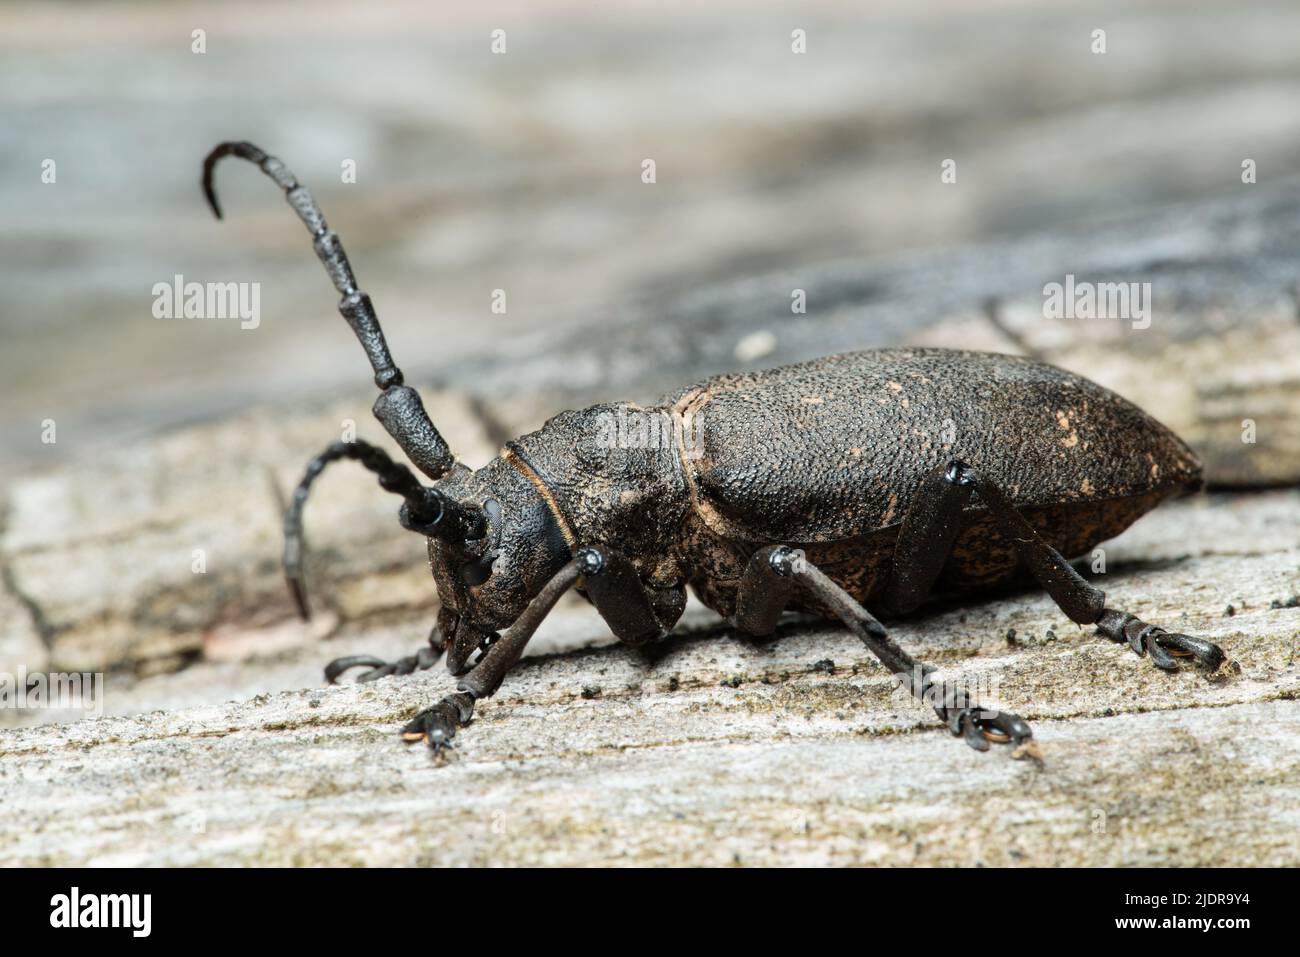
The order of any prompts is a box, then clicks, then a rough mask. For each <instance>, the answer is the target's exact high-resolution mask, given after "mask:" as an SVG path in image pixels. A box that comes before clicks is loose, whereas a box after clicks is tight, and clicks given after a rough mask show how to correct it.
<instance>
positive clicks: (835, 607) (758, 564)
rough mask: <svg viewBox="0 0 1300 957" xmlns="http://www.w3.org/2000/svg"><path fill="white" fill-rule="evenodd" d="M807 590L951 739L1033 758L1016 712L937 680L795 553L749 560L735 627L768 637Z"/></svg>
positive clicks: (767, 553) (776, 548) (768, 551)
mask: <svg viewBox="0 0 1300 957" xmlns="http://www.w3.org/2000/svg"><path fill="white" fill-rule="evenodd" d="M796 587H801V588H803V589H805V590H806V591H807V592H808V593H809V594H810V595H811V596H812V597H813V598H814V599H816V600H817V601H818V602H819V603H820V604H822V605H824V606H825V607H827V608H829V609H830V610H831V612H832V613H833V614H834V615H835V617H837V618H839V619H840V621H842V622H844V624H845V626H847V627H848V629H849V630H850V631H852V632H853V633H854V634H855V635H857V636H858V638H859V640H861V641H862V643H863V644H865V645H866V646H867V648H868V649H869V650H870V651H871V653H872V654H874V655H875V656H876V657H877V658H879V659H880V662H881V664H883V665H884V666H885V667H886V668H888V669H889V671H890V673H891V674H893V675H895V676H896V677H897V678H898V679H899V680H900V681H902V682H903V683H904V684H905V685H906V686H907V687H908V689H909V690H910V691H911V692H912V694H913V695H914V696H915V697H916V698H918V699H919V700H921V701H924V702H925V703H927V704H929V705H930V706H931V707H933V708H934V711H935V714H937V715H938V716H939V718H940V720H942V721H945V722H947V724H948V728H949V730H950V731H952V733H953V734H954V735H957V736H960V737H962V738H963V739H964V740H965V741H966V743H967V744H969V745H970V746H971V747H972V748H974V749H975V750H977V751H987V750H988V748H989V742H990V741H992V742H994V743H998V744H1003V743H1010V744H1013V745H1015V746H1016V748H1017V750H1016V752H1015V756H1016V757H1021V756H1025V755H1028V756H1031V757H1032V756H1035V755H1036V750H1035V749H1034V747H1033V744H1032V742H1031V740H1030V739H1031V738H1032V737H1033V731H1032V730H1031V729H1030V727H1029V723H1028V722H1027V721H1025V720H1024V719H1023V718H1020V717H1017V716H1016V715H1014V714H1009V713H1007V712H1001V711H989V710H986V709H984V708H981V707H980V706H979V704H977V703H976V702H975V701H974V700H972V699H971V698H969V697H968V696H967V694H966V692H965V691H964V690H962V689H960V688H954V687H950V686H947V685H945V684H943V683H941V682H936V681H935V680H934V678H933V673H934V669H933V668H931V667H929V666H928V665H923V664H921V663H920V662H918V661H916V660H915V659H914V658H912V656H911V655H909V654H908V653H907V652H905V651H904V650H903V649H902V648H900V647H899V646H898V645H897V644H896V643H895V642H894V640H893V639H892V638H890V637H889V634H888V632H887V631H886V630H885V626H884V625H882V624H881V623H880V622H879V621H877V620H876V618H875V616H874V615H872V614H871V612H869V611H867V610H866V609H865V608H863V607H862V606H861V605H860V604H858V602H857V601H856V600H855V599H854V598H853V596H852V595H850V594H849V593H848V592H846V591H845V590H844V589H843V588H841V587H840V586H839V585H837V584H835V582H833V581H831V579H830V578H828V577H827V576H826V574H825V573H824V572H822V571H821V569H819V568H817V567H816V566H815V565H813V564H812V563H811V562H809V561H808V559H807V558H806V557H805V556H804V553H803V552H802V551H800V550H799V549H795V548H789V547H787V546H785V545H771V546H768V547H767V548H764V549H760V550H759V551H758V552H756V553H755V554H754V556H753V558H751V559H750V561H749V564H748V566H746V568H745V572H744V575H743V576H742V578H741V583H740V592H739V594H738V596H737V601H736V614H735V617H734V618H733V623H734V624H735V625H736V626H737V627H739V628H741V629H743V630H745V631H748V632H749V633H750V634H758V635H763V634H770V633H771V632H772V630H773V629H775V627H776V622H777V619H779V618H780V616H781V613H782V612H783V611H784V610H785V607H786V605H787V604H788V603H789V602H790V599H791V598H792V597H793V595H794V591H795V589H796Z"/></svg>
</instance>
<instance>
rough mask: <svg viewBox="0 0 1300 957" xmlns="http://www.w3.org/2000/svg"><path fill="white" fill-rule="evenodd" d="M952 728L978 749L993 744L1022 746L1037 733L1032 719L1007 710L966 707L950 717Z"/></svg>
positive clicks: (950, 728) (949, 723) (950, 727)
mask: <svg viewBox="0 0 1300 957" xmlns="http://www.w3.org/2000/svg"><path fill="white" fill-rule="evenodd" d="M948 729H949V730H950V731H951V732H952V733H953V736H954V737H960V738H962V739H963V740H965V742H966V743H967V744H968V745H970V746H971V747H972V748H974V749H975V750H976V751H987V750H989V743H990V742H992V743H993V744H1010V745H1013V746H1015V747H1016V748H1017V749H1019V748H1020V747H1021V746H1023V745H1025V744H1026V743H1027V742H1028V741H1029V740H1030V739H1031V738H1032V737H1033V735H1034V732H1033V730H1032V729H1031V728H1030V727H1029V722H1028V721H1026V720H1025V719H1024V718H1021V717H1020V716H1018V715H1014V714H1011V713H1009V712H1006V711H985V710H983V709H981V708H962V709H961V710H959V711H954V712H952V713H951V714H950V715H949V716H948Z"/></svg>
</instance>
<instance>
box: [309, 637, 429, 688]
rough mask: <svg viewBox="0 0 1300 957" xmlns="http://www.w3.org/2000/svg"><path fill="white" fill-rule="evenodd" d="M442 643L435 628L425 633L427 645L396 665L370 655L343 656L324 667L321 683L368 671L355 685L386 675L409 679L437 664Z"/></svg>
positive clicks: (331, 682) (360, 676)
mask: <svg viewBox="0 0 1300 957" xmlns="http://www.w3.org/2000/svg"><path fill="white" fill-rule="evenodd" d="M444 644H445V642H444V641H443V638H442V633H441V631H440V630H439V629H438V626H437V625H434V626H433V630H432V631H431V632H429V643H428V644H427V645H423V646H422V647H421V648H420V650H419V651H417V652H416V653H415V654H413V655H405V656H404V657H401V658H398V659H397V660H396V661H385V660H384V659H383V658H376V657H375V656H374V655H345V656H344V657H342V658H335V659H334V660H333V661H331V662H330V663H329V664H328V665H326V666H325V680H326V681H327V682H329V683H330V684H334V683H335V682H337V681H338V679H339V678H340V677H342V675H343V673H344V672H345V671H347V670H349V669H351V668H369V669H370V670H369V671H365V672H362V673H361V674H360V675H358V676H357V684H365V683H366V682H369V681H375V680H376V679H378V678H386V677H387V676H388V675H409V674H411V673H412V672H414V671H427V670H428V669H429V668H432V667H433V666H434V665H436V664H437V663H438V659H439V658H441V657H442V652H443V646H444Z"/></svg>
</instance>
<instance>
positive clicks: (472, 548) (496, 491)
mask: <svg viewBox="0 0 1300 957" xmlns="http://www.w3.org/2000/svg"><path fill="white" fill-rule="evenodd" d="M435 488H436V489H437V491H438V492H439V493H440V494H441V495H443V496H445V497H446V498H447V499H448V500H449V501H451V502H454V503H455V504H456V506H457V507H459V509H461V510H463V511H464V512H465V513H467V514H471V515H477V516H479V517H480V518H481V522H480V521H479V520H471V522H470V523H469V526H470V527H469V529H468V530H469V532H470V535H468V536H465V537H460V536H452V535H448V536H433V535H430V537H429V567H430V569H431V570H432V571H433V579H434V583H435V584H436V585H437V588H438V597H439V600H440V602H441V606H442V607H441V609H440V611H439V612H438V630H439V632H440V633H441V635H442V639H443V641H444V642H445V644H446V648H447V669H448V670H449V671H451V672H452V674H463V673H464V672H465V671H467V670H468V669H469V667H470V666H471V664H472V662H471V661H470V659H471V657H472V656H473V654H474V653H475V652H476V651H481V650H485V649H486V648H487V647H489V646H490V645H491V643H492V642H493V641H495V640H496V637H497V635H498V633H499V631H500V630H501V629H503V628H508V627H509V626H510V625H511V624H513V622H514V621H515V619H516V618H518V617H519V616H520V614H522V613H523V611H524V609H525V608H526V607H528V603H529V602H530V601H531V600H532V598H533V596H535V595H536V594H537V593H538V592H539V591H541V589H542V586H543V585H545V584H546V582H548V581H549V580H550V579H551V578H552V577H553V576H554V575H555V574H556V573H557V572H558V571H559V570H560V569H561V568H563V567H564V565H565V563H566V562H568V561H569V557H570V556H569V548H568V546H567V544H566V543H565V541H564V537H563V535H562V534H561V532H560V529H559V527H558V525H557V524H556V521H555V517H554V515H553V514H552V512H551V510H550V508H549V506H548V505H547V503H546V500H545V499H543V498H542V496H541V494H540V493H539V492H538V490H537V488H536V487H535V486H534V485H533V484H532V483H531V482H530V481H528V479H526V478H525V477H524V476H523V475H521V474H520V473H519V472H518V471H517V470H516V469H515V468H513V467H512V466H511V465H510V464H509V463H507V462H505V461H504V460H503V459H500V458H498V459H494V460H493V461H492V462H490V463H488V464H487V465H485V466H484V467H483V468H481V469H479V470H478V471H476V472H473V471H470V470H469V469H468V468H465V467H463V466H459V467H456V468H454V469H453V470H452V471H451V472H449V473H448V474H447V476H445V477H444V478H443V479H441V480H440V481H438V482H437V483H436V485H435ZM404 524H405V523H404ZM407 527H408V528H411V529H412V531H420V529H419V528H414V527H412V526H411V525H409V524H408V525H407Z"/></svg>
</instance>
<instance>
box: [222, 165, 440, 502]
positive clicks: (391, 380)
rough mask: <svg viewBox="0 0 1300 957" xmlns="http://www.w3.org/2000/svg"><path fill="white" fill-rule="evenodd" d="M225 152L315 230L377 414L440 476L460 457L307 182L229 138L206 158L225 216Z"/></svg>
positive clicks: (409, 452)
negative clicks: (221, 175) (397, 358)
mask: <svg viewBox="0 0 1300 957" xmlns="http://www.w3.org/2000/svg"><path fill="white" fill-rule="evenodd" d="M225 156H238V157H239V158H240V159H245V160H248V161H249V162H250V163H255V164H257V166H258V167H259V168H260V169H261V170H262V172H263V173H265V174H266V175H267V176H269V177H271V179H273V180H275V182H276V184H277V185H278V186H279V187H280V188H281V189H283V190H284V195H285V199H287V200H288V201H289V205H290V206H292V207H293V210H294V212H295V213H297V214H298V218H299V219H301V220H302V222H303V225H305V226H306V227H307V231H308V232H310V233H311V235H312V247H313V248H314V249H315V250H316V255H317V257H319V259H320V261H321V263H322V264H323V265H324V266H325V271H326V272H327V273H329V276H330V279H331V280H333V282H334V287H335V288H336V289H338V291H339V293H340V295H342V297H343V298H342V299H340V300H339V312H340V313H342V314H343V318H344V319H346V320H347V321H348V325H350V326H351V327H352V331H353V332H354V333H355V334H356V337H357V339H358V341H360V343H361V348H363V349H365V351H366V358H368V359H369V360H370V367H371V368H372V369H373V370H374V373H375V385H377V386H379V388H380V389H381V390H383V391H382V393H381V394H380V396H379V398H378V399H377V400H376V401H375V405H374V413H375V418H377V419H378V420H379V421H380V422H381V423H382V424H383V426H384V428H385V429H387V430H388V434H389V435H391V436H392V437H393V438H394V439H395V440H396V441H397V444H398V445H400V446H401V447H402V451H403V452H405V453H406V456H407V458H409V459H410V460H411V461H412V462H413V463H415V466H416V467H417V468H418V469H419V470H420V471H421V472H423V473H424V474H425V475H427V476H428V477H429V478H431V479H438V478H440V477H441V476H442V475H443V474H444V473H445V472H446V471H447V470H448V469H449V468H451V466H452V465H453V464H454V462H455V456H454V455H452V453H451V449H450V448H449V447H448V446H447V443H446V441H445V440H444V439H443V437H442V436H441V435H440V434H439V433H438V430H437V429H436V428H434V426H433V422H432V421H430V419H429V415H428V413H427V412H425V411H424V403H423V402H422V401H421V400H420V394H419V393H418V392H416V391H415V390H414V389H413V388H411V387H410V386H408V385H404V384H403V380H402V372H401V370H400V369H398V368H397V366H396V365H395V364H394V363H393V357H392V355H391V354H390V353H389V351H388V344H387V343H386V342H385V341H384V332H383V330H382V329H381V328H380V326H379V317H378V315H376V313H375V307H374V305H372V304H371V302H370V297H369V296H368V295H366V294H365V293H364V292H362V291H361V290H360V289H358V288H357V281H356V277H355V276H353V275H352V266H351V264H350V263H349V262H348V257H347V255H346V254H345V253H344V252H343V244H342V243H340V242H339V238H338V236H337V235H335V233H334V231H333V230H331V229H330V228H329V226H328V225H326V223H325V216H324V214H323V213H321V211H320V207H319V206H317V205H316V200H315V199H313V198H312V195H311V193H310V192H308V191H307V187H306V186H303V185H302V184H300V183H299V182H298V180H297V178H296V177H295V176H294V175H293V173H291V172H289V169H288V167H286V166H285V165H284V164H283V163H282V162H280V161H279V160H278V159H276V157H274V156H270V155H268V154H267V153H266V152H265V151H264V150H262V149H259V148H258V147H256V146H254V145H253V144H252V143H236V142H227V143H221V144H219V145H218V146H217V147H216V148H215V149H214V150H213V151H212V152H211V153H209V154H208V155H207V158H206V159H204V160H203V195H204V196H205V197H207V200H208V205H209V206H211V207H212V212H213V214H214V215H215V216H216V217H217V219H221V206H220V204H218V202H217V194H216V191H215V190H214V189H213V186H212V174H213V171H214V169H215V168H216V165H217V162H218V161H219V160H220V159H221V158H222V157H225Z"/></svg>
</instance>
